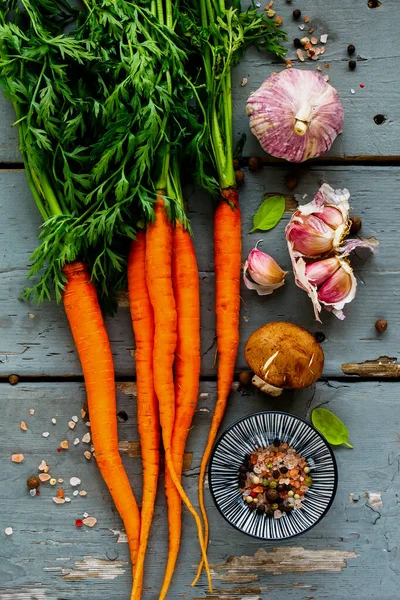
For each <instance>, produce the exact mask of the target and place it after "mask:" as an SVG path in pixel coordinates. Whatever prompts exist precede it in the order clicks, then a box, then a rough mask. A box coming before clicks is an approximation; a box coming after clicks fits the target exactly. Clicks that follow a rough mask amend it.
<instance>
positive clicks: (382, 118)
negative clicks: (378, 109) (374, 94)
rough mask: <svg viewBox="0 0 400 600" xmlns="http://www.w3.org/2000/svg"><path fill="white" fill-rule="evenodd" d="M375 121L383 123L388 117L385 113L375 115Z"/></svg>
mask: <svg viewBox="0 0 400 600" xmlns="http://www.w3.org/2000/svg"><path fill="white" fill-rule="evenodd" d="M374 121H375V123H376V124H377V125H382V123H384V122H385V121H386V117H385V115H380V114H379V115H375V116H374Z"/></svg>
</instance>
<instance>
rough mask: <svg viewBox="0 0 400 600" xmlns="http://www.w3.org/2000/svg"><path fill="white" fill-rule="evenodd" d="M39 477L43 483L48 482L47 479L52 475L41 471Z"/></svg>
mask: <svg viewBox="0 0 400 600" xmlns="http://www.w3.org/2000/svg"><path fill="white" fill-rule="evenodd" d="M39 479H40V481H41V482H42V483H46V481H50V479H51V476H50V475H49V474H48V473H39Z"/></svg>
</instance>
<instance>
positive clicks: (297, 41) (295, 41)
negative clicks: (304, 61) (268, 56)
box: [293, 38, 302, 48]
mask: <svg viewBox="0 0 400 600" xmlns="http://www.w3.org/2000/svg"><path fill="white" fill-rule="evenodd" d="M293 46H294V47H295V48H302V44H301V41H300V39H299V38H294V40H293Z"/></svg>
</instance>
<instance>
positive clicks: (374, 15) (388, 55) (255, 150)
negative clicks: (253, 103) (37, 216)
mask: <svg viewBox="0 0 400 600" xmlns="http://www.w3.org/2000/svg"><path fill="white" fill-rule="evenodd" d="M293 7H294V5H293V4H292V3H285V2H283V0H282V1H280V2H278V1H277V2H276V3H275V6H274V9H275V10H276V11H277V15H278V14H279V15H281V16H282V17H283V25H282V27H283V28H284V29H285V30H286V31H287V32H288V36H289V42H288V44H287V46H288V49H289V50H288V54H287V58H289V59H292V60H293V65H294V67H296V68H297V67H299V68H302V69H310V70H315V69H316V68H317V66H318V65H321V66H322V68H323V69H322V71H323V74H324V75H326V74H328V75H329V78H330V83H331V84H332V85H333V86H334V87H336V88H337V90H338V92H339V95H340V98H341V100H342V102H343V106H344V110H345V129H344V133H343V134H342V135H341V136H339V138H338V139H337V141H336V142H335V144H334V146H333V147H332V149H331V150H330V152H329V153H328V156H329V157H332V158H348V157H357V156H360V155H362V156H364V157H368V156H374V157H377V156H378V157H385V156H392V157H398V158H399V157H400V105H399V102H398V101H397V98H398V96H399V94H400V81H399V78H398V77H397V73H398V62H399V58H400V49H399V46H398V44H396V43H394V41H395V40H396V39H397V37H398V21H399V16H400V8H399V4H398V1H397V0H384V2H383V3H382V6H381V7H380V8H379V9H374V10H371V9H369V8H368V6H367V0H358V1H357V2H355V1H354V0H346V1H342V2H340V5H338V4H337V3H335V2H331V3H327V2H326V0H313V2H309V1H308V2H307V1H306V2H303V3H302V5H301V6H300V8H301V10H302V13H303V16H306V15H307V16H308V17H309V18H310V21H309V23H308V24H307V25H306V27H305V29H304V30H303V31H300V30H299V25H300V24H301V23H302V20H300V21H294V20H293V18H292V11H293ZM260 8H261V9H262V8H263V5H261V7H260ZM311 26H312V27H313V28H314V32H313V34H312V36H316V37H319V36H320V35H321V34H322V33H328V42H327V44H326V52H325V54H324V55H323V57H322V58H321V60H319V61H316V62H314V61H311V60H310V61H308V62H306V63H300V62H299V60H298V59H297V56H296V50H295V48H294V46H293V39H294V38H295V37H304V36H309V37H311V36H310V34H308V29H309V28H310V27H311ZM350 43H352V44H354V45H355V47H356V55H355V56H357V55H359V56H360V57H361V58H362V60H359V61H358V62H357V69H356V70H355V71H349V68H348V60H349V56H348V54H347V46H348V44H350ZM325 65H329V69H325V68H324V67H325ZM282 68H285V64H284V61H279V62H278V61H276V59H274V58H272V57H271V56H269V55H267V54H259V53H258V52H257V51H254V50H250V51H249V52H248V54H247V56H246V58H245V59H244V60H243V61H242V62H241V63H240V65H239V66H238V67H236V68H235V69H234V74H233V107H234V133H235V138H237V139H238V138H239V137H240V135H241V134H242V133H246V134H247V136H248V139H247V143H246V146H245V149H244V156H253V155H260V156H265V155H264V153H263V151H262V150H261V147H260V146H259V144H258V142H257V140H256V139H255V138H254V137H253V135H252V134H251V133H250V130H249V127H248V122H247V116H246V114H245V103H246V100H247V98H248V96H249V94H250V93H251V92H252V91H254V90H256V89H257V88H258V87H259V85H260V84H261V83H262V81H263V80H264V79H266V78H267V77H268V76H269V75H270V74H271V73H272V72H273V71H279V70H281V69H282ZM243 78H247V79H248V83H247V85H246V86H244V87H242V81H243ZM360 83H364V84H365V88H364V89H361V88H360V87H359V84H360ZM351 89H354V90H355V94H352V93H351ZM376 114H384V115H385V116H386V117H387V120H386V122H385V123H384V124H383V125H376V124H375V123H374V121H373V117H374V116H375V115H376ZM0 115H1V118H0V162H3V163H13V162H20V161H21V158H20V156H19V152H18V148H17V145H18V144H17V132H16V131H15V130H14V129H11V124H12V123H13V121H14V120H15V117H14V114H13V109H12V107H11V106H10V104H9V102H8V101H7V100H6V99H4V98H3V97H1V99H0Z"/></svg>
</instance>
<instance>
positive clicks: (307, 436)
mask: <svg viewBox="0 0 400 600" xmlns="http://www.w3.org/2000/svg"><path fill="white" fill-rule="evenodd" d="M274 438H279V439H280V440H281V441H282V442H287V443H288V444H289V445H290V446H292V447H293V448H294V449H295V450H296V451H297V452H298V453H299V454H301V455H302V456H304V457H305V458H306V459H307V461H308V464H309V466H310V467H311V473H310V475H311V476H312V478H313V483H312V485H311V487H310V489H309V491H308V492H307V493H306V495H305V498H304V501H303V506H302V508H301V509H297V510H293V511H292V512H291V513H289V514H285V515H284V516H283V517H281V518H280V519H274V518H273V517H271V516H268V515H266V514H258V513H257V512H256V511H254V510H249V508H248V506H247V504H246V503H245V502H244V500H243V499H242V496H241V494H240V490H239V483H238V471H239V467H240V466H241V465H242V464H243V462H244V457H245V456H246V454H250V453H251V452H252V451H254V450H255V449H256V448H258V447H260V446H261V447H263V448H265V447H266V446H268V445H269V444H272V441H273V440H274ZM208 477H209V485H210V490H211V494H212V497H213V500H214V502H215V504H216V506H217V508H218V510H219V511H220V513H221V514H222V516H223V517H224V518H225V519H226V520H227V521H228V523H230V524H231V525H232V526H233V527H235V528H236V529H239V531H243V533H247V534H248V535H251V536H253V537H256V538H259V539H263V540H284V539H288V538H291V537H294V536H296V535H299V534H300V533H304V532H305V531H308V530H309V529H311V527H314V525H316V524H317V523H318V522H319V521H320V520H321V519H322V518H323V517H324V516H325V515H326V513H327V512H328V510H329V508H330V506H331V504H332V502H333V499H334V497H335V494H336V489H337V479H338V475H337V466H336V461H335V457H334V455H333V453H332V450H331V449H330V447H329V445H328V443H327V442H326V441H325V439H324V438H323V437H322V435H321V434H320V433H319V432H318V431H317V430H316V429H315V427H313V426H312V425H311V423H308V422H307V421H304V419H301V418H300V417H296V416H295V415H291V414H289V413H284V412H278V411H265V412H260V413H256V414H254V415H250V416H249V417H245V418H243V419H240V420H239V421H237V422H236V423H234V424H233V425H231V426H230V427H229V428H228V429H227V430H226V431H225V432H224V433H223V434H222V435H221V437H220V438H219V439H218V441H217V443H216V444H215V447H214V450H213V452H212V455H211V458H210V464H209V470H208Z"/></svg>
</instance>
